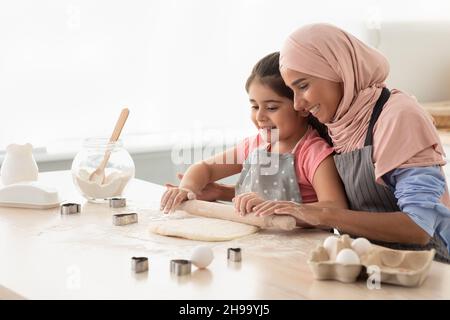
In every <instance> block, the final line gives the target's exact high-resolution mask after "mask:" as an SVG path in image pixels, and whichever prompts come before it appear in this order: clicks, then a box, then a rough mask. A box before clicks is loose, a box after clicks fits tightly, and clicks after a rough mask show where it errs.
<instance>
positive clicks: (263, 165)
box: [236, 134, 306, 203]
mask: <svg viewBox="0 0 450 320" xmlns="http://www.w3.org/2000/svg"><path fill="white" fill-rule="evenodd" d="M305 135H306V134H305ZM301 140H302V139H300V141H301ZM300 141H299V142H298V143H297V145H296V146H295V147H294V149H293V150H292V152H291V153H282V154H278V153H273V152H268V151H267V147H261V148H257V149H255V150H254V151H253V152H252V153H250V155H249V156H248V157H247V159H245V161H244V163H243V165H242V166H243V169H242V172H241V175H240V177H239V180H238V182H237V184H236V195H239V194H242V193H246V192H256V193H258V194H259V196H260V197H261V198H263V199H265V200H275V201H277V200H278V201H295V202H298V203H301V202H302V196H301V194H300V189H299V186H298V181H297V175H296V173H295V150H296V149H297V147H298V145H299V143H300Z"/></svg>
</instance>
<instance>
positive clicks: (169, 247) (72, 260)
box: [0, 171, 450, 299]
mask: <svg viewBox="0 0 450 320" xmlns="http://www.w3.org/2000/svg"><path fill="white" fill-rule="evenodd" d="M39 180H40V182H42V183H46V184H47V185H50V186H54V187H56V188H57V189H58V190H59V192H60V193H61V195H62V196H63V198H64V199H66V200H67V201H70V202H80V203H82V213H81V214H79V215H73V216H61V215H60V213H59V208H56V209H48V210H33V209H17V208H15V209H14V208H1V207H0V298H3V299H16V298H25V299H450V266H449V265H445V264H442V263H438V262H433V264H432V266H431V269H430V273H429V276H428V278H427V280H426V281H425V283H424V284H423V285H422V286H421V287H419V288H405V287H400V286H394V285H387V284H381V289H372V290H371V289H369V288H368V287H367V285H366V283H365V281H358V282H355V283H351V284H344V283H340V282H337V281H318V280H314V278H313V274H312V272H311V271H310V269H309V267H308V264H307V262H306V261H307V259H308V254H309V252H310V251H311V250H312V249H313V248H314V247H316V246H317V245H318V244H320V243H321V241H323V239H324V238H325V237H327V236H328V235H329V234H327V233H325V232H322V231H311V230H310V231H306V230H303V231H302V230H294V231H291V232H276V231H267V230H266V231H262V232H259V233H257V234H254V235H251V236H248V237H245V238H241V239H237V240H234V241H228V242H215V243H205V242H199V241H192V240H184V239H178V238H169V237H162V236H158V235H153V234H150V233H149V232H148V231H147V227H146V224H147V223H148V221H150V220H158V219H167V217H164V216H162V214H161V213H160V212H158V211H157V209H158V204H159V199H160V196H161V194H162V192H163V190H164V188H163V187H161V186H158V185H155V184H152V183H149V182H145V181H142V180H138V179H134V180H132V182H131V183H130V184H129V186H128V187H127V189H126V191H125V196H126V197H127V200H128V207H127V208H126V209H120V210H123V211H135V212H137V213H138V214H139V223H138V224H133V225H128V226H123V227H118V226H113V225H112V218H111V215H112V213H113V211H112V210H113V209H110V208H109V207H108V205H106V204H92V203H87V202H86V201H85V200H83V198H82V197H81V196H80V195H79V194H78V193H77V192H76V190H75V187H74V186H73V183H72V179H71V176H70V172H68V171H55V172H48V173H41V174H40V178H39ZM114 210H115V211H114V213H117V212H119V211H120V210H119V209H114ZM199 244H210V245H211V246H212V248H213V251H214V255H215V258H214V260H213V262H212V264H211V265H210V266H209V267H208V268H207V269H203V270H198V269H197V268H196V267H194V266H193V267H192V274H191V275H190V276H184V277H174V276H171V274H170V270H169V265H170V260H171V259H189V258H190V252H191V250H192V249H193V247H195V246H196V245H199ZM228 247H241V248H242V250H243V252H242V256H243V257H242V262H241V263H229V262H228V261H227V259H226V249H227V248H228ZM133 256H147V257H148V258H149V271H148V272H145V273H141V274H135V273H133V272H132V271H131V267H130V263H131V257H133Z"/></svg>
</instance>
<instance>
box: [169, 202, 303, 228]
mask: <svg viewBox="0 0 450 320" xmlns="http://www.w3.org/2000/svg"><path fill="white" fill-rule="evenodd" d="M177 210H184V211H186V212H187V213H190V214H193V215H196V216H202V217H206V218H216V219H223V220H231V221H235V222H240V223H245V224H250V225H253V226H258V227H260V228H278V229H282V230H292V229H294V228H295V226H296V220H295V218H294V217H292V216H288V215H270V216H265V217H256V216H255V215H253V214H247V215H245V216H243V217H241V216H240V215H239V214H238V213H237V212H236V211H235V209H234V207H233V206H231V205H227V204H222V203H218V202H208V201H201V200H188V201H185V202H183V203H181V205H180V206H179V207H178V208H177Z"/></svg>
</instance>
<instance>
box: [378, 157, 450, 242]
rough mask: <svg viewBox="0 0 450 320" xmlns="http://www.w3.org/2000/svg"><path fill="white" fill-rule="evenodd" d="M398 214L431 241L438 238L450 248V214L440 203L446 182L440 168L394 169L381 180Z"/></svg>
mask: <svg viewBox="0 0 450 320" xmlns="http://www.w3.org/2000/svg"><path fill="white" fill-rule="evenodd" d="M383 180H384V182H385V183H386V184H387V185H388V186H389V187H390V188H391V189H392V190H393V192H394V195H395V197H396V198H397V205H398V206H399V208H400V210H401V211H402V212H404V213H406V214H408V216H409V217H410V218H411V219H412V220H413V221H414V222H415V223H417V224H418V225H419V226H420V227H421V228H422V229H424V230H425V231H426V232H427V233H428V234H429V235H430V237H433V236H434V234H435V233H438V234H440V236H441V238H442V239H443V240H444V241H445V242H446V245H447V248H449V247H450V210H449V209H448V208H447V207H446V206H445V205H443V204H442V203H441V197H442V195H443V194H444V192H445V190H446V182H445V177H444V175H443V173H442V172H441V168H440V167H439V166H431V167H412V168H402V169H394V170H392V171H390V172H389V173H387V174H385V175H384V176H383Z"/></svg>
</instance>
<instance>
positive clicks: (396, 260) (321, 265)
mask: <svg viewBox="0 0 450 320" xmlns="http://www.w3.org/2000/svg"><path fill="white" fill-rule="evenodd" d="M352 242H353V239H351V238H350V237H349V236H348V235H343V236H341V237H338V240H337V241H336V244H335V245H334V246H333V247H332V248H331V250H330V249H329V250H327V249H325V247H324V246H323V245H320V246H318V247H317V248H316V249H314V250H313V251H312V252H311V253H310V257H309V260H308V264H309V266H310V268H311V270H312V272H313V274H314V277H315V278H316V279H318V280H338V281H341V282H346V283H348V282H355V281H356V280H357V279H358V278H365V277H367V276H368V275H369V274H370V273H371V272H373V270H379V272H380V281H381V282H382V283H390V284H395V285H401V286H406V287H417V286H420V285H421V284H422V283H423V282H424V281H425V279H426V277H427V275H428V271H429V269H430V266H431V262H432V261H433V258H434V254H435V250H434V249H432V250H429V251H404V250H393V249H389V248H385V247H381V246H377V245H374V244H372V245H371V247H370V250H369V251H368V252H367V253H365V254H362V255H359V259H360V263H340V262H337V261H336V257H337V255H338V254H339V252H340V251H341V250H343V249H345V248H349V249H352ZM369 271H370V272H369Z"/></svg>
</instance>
